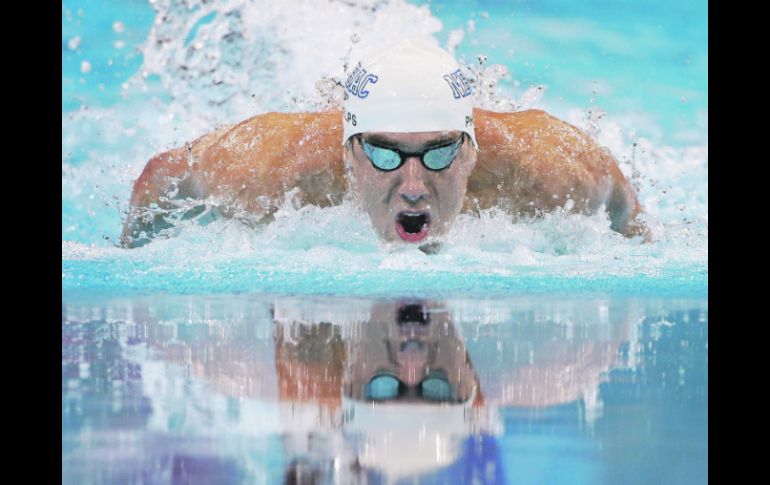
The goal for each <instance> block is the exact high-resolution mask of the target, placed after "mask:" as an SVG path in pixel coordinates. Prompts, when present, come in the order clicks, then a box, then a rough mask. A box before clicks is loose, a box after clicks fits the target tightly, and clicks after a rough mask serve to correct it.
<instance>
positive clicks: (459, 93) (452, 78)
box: [443, 69, 472, 99]
mask: <svg viewBox="0 0 770 485" xmlns="http://www.w3.org/2000/svg"><path fill="white" fill-rule="evenodd" d="M443 77H444V81H446V82H447V83H448V84H449V87H450V88H452V95H453V96H454V97H455V99H459V98H464V97H466V96H469V95H470V94H471V92H472V90H471V85H470V84H469V83H468V81H467V80H466V79H465V76H463V73H462V72H461V71H460V70H459V69H458V70H456V71H454V72H450V73H449V74H444V76H443Z"/></svg>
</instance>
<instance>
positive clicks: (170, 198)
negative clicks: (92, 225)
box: [121, 112, 346, 247]
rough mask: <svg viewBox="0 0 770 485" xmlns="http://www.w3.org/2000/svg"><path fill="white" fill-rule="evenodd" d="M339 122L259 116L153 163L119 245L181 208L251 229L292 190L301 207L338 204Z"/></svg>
mask: <svg viewBox="0 0 770 485" xmlns="http://www.w3.org/2000/svg"><path fill="white" fill-rule="evenodd" d="M340 120H341V115H340V113H339V112H325V113H266V114H262V115H258V116H255V117H253V118H250V119H248V120H245V121H243V122H241V123H239V124H237V125H233V126H230V127H225V128H222V129H220V130H217V131H215V132H213V133H210V134H207V135H204V136H202V137H200V138H198V139H197V140H195V141H193V142H192V143H189V144H187V146H186V147H180V148H175V149H173V150H169V151H168V152H164V153H161V154H159V155H156V156H155V157H153V158H152V159H150V161H149V162H147V165H146V166H145V168H144V171H143V172H142V174H141V175H140V177H139V178H138V179H137V181H136V182H135V183H134V187H133V191H132V196H131V208H130V211H129V216H128V218H127V220H126V222H125V224H124V227H123V235H122V236H121V242H122V244H123V245H124V246H125V247H134V246H138V245H141V244H144V243H146V242H147V241H149V237H152V235H153V234H155V233H157V232H158V231H159V230H162V229H164V228H166V227H169V226H171V225H172V224H171V223H169V222H168V221H167V216H168V214H169V213H170V211H173V210H174V209H175V208H178V207H179V206H180V205H184V204H183V202H184V201H188V202H189V201H195V200H203V199H208V200H209V201H210V202H212V203H214V204H216V206H217V207H218V210H219V211H220V212H222V213H224V214H226V215H233V214H245V215H249V216H251V219H250V220H254V219H256V220H257V222H260V221H262V220H265V219H266V218H269V217H271V215H272V213H273V212H274V211H275V210H276V208H277V206H278V205H279V204H280V203H281V202H282V201H283V198H284V194H285V193H286V192H287V191H289V190H292V189H297V192H296V194H295V196H296V197H298V198H299V201H300V203H302V204H315V205H319V206H325V205H330V204H334V203H338V202H339V201H340V200H341V198H342V195H343V194H344V191H345V189H346V182H345V177H344V171H343V168H342V150H341V146H340V144H339V140H340V139H341V137H342V124H341V122H340ZM186 205H187V206H189V205H191V204H189V203H188V204H186ZM196 211H197V209H196V210H193V211H192V213H193V214H195V213H196ZM188 212H190V211H188ZM182 217H184V216H182ZM143 232H144V235H143V234H142V233H143Z"/></svg>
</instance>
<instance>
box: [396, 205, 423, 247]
mask: <svg viewBox="0 0 770 485" xmlns="http://www.w3.org/2000/svg"><path fill="white" fill-rule="evenodd" d="M429 229H430V214H429V213H427V212H399V213H398V215H397V216H396V232H398V235H399V237H400V238H401V239H403V240H404V241H407V242H418V241H422V240H423V239H425V238H426V237H427V236H428V230H429Z"/></svg>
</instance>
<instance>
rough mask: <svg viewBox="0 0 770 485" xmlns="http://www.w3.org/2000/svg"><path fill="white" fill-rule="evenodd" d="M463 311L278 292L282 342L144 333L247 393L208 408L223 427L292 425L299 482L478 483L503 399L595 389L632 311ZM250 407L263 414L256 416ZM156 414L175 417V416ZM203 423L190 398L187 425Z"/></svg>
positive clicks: (287, 441) (286, 431)
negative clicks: (224, 412)
mask: <svg viewBox="0 0 770 485" xmlns="http://www.w3.org/2000/svg"><path fill="white" fill-rule="evenodd" d="M135 313H138V312H136V311H135ZM139 313H140V312H139ZM457 315H458V314H457V313H455V312H454V311H450V307H448V306H447V305H445V304H443V303H440V302H425V301H420V300H414V301H406V302H403V301H402V302H388V301H385V302H377V303H374V304H369V303H368V302H367V303H355V304H354V303H349V304H346V305H345V306H344V308H343V309H339V308H336V307H334V308H332V309H329V308H327V307H313V306H310V307H307V308H301V307H300V308H299V309H298V304H297V303H296V302H293V303H292V302H290V301H289V302H276V303H275V304H274V306H273V310H272V319H273V321H274V327H273V329H274V339H275V340H274V352H272V351H271V349H269V348H268V347H267V346H266V345H265V344H267V341H266V340H265V339H264V335H265V332H264V331H260V332H257V331H256V330H255V329H254V328H250V327H251V326H252V325H251V324H249V323H248V322H244V323H246V325H245V326H244V325H243V324H235V323H233V324H228V325H225V326H222V327H221V328H220V324H219V323H210V324H190V323H184V324H179V325H178V326H177V327H176V329H175V330H174V328H172V327H175V324H171V325H168V324H152V325H150V326H149V327H148V329H147V331H146V332H145V334H146V335H147V336H148V337H147V338H148V343H149V344H150V345H151V346H152V347H155V348H158V347H160V348H161V349H163V350H164V352H163V355H164V358H165V359H167V360H171V361H173V362H176V363H179V364H182V365H183V366H184V367H185V368H186V369H189V371H190V372H191V373H192V375H193V376H194V377H195V379H196V380H202V381H204V382H206V383H207V384H209V385H210V386H211V387H210V388H213V389H215V390H217V391H218V392H219V393H223V394H225V395H228V396H233V397H238V398H247V399H245V400H241V399H239V400H237V402H238V403H240V404H238V405H237V406H238V407H239V409H241V412H237V413H235V414H236V415H242V416H243V417H242V418H240V420H236V421H233V417H232V416H231V415H230V414H228V416H224V417H220V418H211V417H210V416H209V417H207V418H206V419H209V420H211V419H213V423H212V424H213V425H216V426H228V427H230V429H236V428H235V427H236V426H237V427H238V428H237V429H239V430H240V431H239V432H244V431H246V432H254V431H257V432H262V433H265V432H267V431H265V430H273V431H272V432H275V433H280V434H281V435H283V436H284V446H285V453H286V456H287V468H286V470H285V478H286V480H287V481H288V482H290V483H294V482H296V481H300V482H301V480H299V479H298V480H294V479H293V478H297V477H300V476H308V475H310V476H320V477H325V476H329V475H328V474H340V475H339V476H341V478H340V480H339V481H338V482H339V483H356V481H359V482H360V481H362V479H363V481H366V480H368V479H369V478H372V477H377V476H388V477H390V478H392V477H398V476H414V475H421V476H425V475H429V476H430V477H434V478H435V477H436V476H439V477H449V478H447V481H451V478H452V476H455V475H453V474H459V475H458V476H463V477H467V478H468V480H467V481H468V482H469V483H470V482H472V478H474V477H478V476H479V475H480V474H483V473H487V472H485V470H492V471H494V472H495V473H493V476H494V477H497V475H496V474H497V473H502V471H500V470H502V469H500V470H497V471H495V470H496V468H495V467H496V466H497V465H496V463H497V460H498V454H497V451H496V445H495V440H494V438H492V437H491V436H489V434H488V433H489V432H490V431H492V434H496V431H497V429H496V428H497V426H499V423H498V422H497V421H496V419H494V417H495V416H496V414H497V408H500V407H522V408H530V409H531V408H541V407H551V406H558V405H560V404H566V403H574V402H576V401H578V400H580V399H583V400H586V399H591V397H592V396H591V392H592V391H593V390H596V389H598V384H599V382H600V376H601V374H602V373H603V372H604V371H607V370H608V369H609V368H610V367H611V366H612V365H613V363H614V361H615V360H616V358H617V351H618V345H619V343H620V342H621V341H623V340H625V339H626V338H627V324H628V322H630V321H633V320H634V319H633V318H632V317H631V316H630V314H629V313H628V312H626V311H623V310H621V311H619V312H615V311H611V312H610V313H609V314H608V315H607V318H608V320H607V322H606V323H607V324H601V325H592V324H591V323H593V322H592V321H591V320H587V321H583V320H582V319H578V322H577V323H579V324H578V325H576V326H575V327H574V328H572V330H571V331H570V332H566V329H565V327H564V325H561V324H556V323H555V322H556V321H570V320H574V318H575V316H574V315H573V314H572V313H571V312H568V313H567V314H564V313H563V312H561V313H560V312H559V311H556V313H553V314H550V313H547V312H545V313H544V312H537V311H536V312H531V311H526V312H524V313H522V314H521V315H516V316H515V318H509V317H505V318H504V319H503V320H501V323H502V322H504V323H505V326H504V327H503V326H497V325H494V326H490V327H488V328H489V329H492V330H493V332H492V333H491V334H489V333H487V331H486V330H482V332H481V334H480V335H479V334H478V333H477V334H476V335H475V337H474V338H473V339H469V340H468V341H466V340H465V339H464V338H463V337H462V336H461V334H460V328H461V327H463V326H464V324H467V323H468V322H470V321H472V320H467V319H466V318H463V317H459V318H458V317H457ZM265 316H266V318H268V319H269V318H270V317H269V316H267V315H265ZM147 320H148V321H149V320H151V319H150V318H149V317H148V318H147ZM260 321H262V320H260ZM255 323H257V322H256V321H254V322H252V324H255ZM585 324H590V325H585ZM255 328H256V327H255ZM471 328H476V324H475V323H473V324H472V327H471ZM495 329H496V330H495ZM500 332H503V333H502V334H501V333H500ZM485 333H486V335H485ZM258 334H261V335H263V337H261V338H257V337H256V335H258ZM503 337H504V338H503ZM273 355H274V357H275V360H274V362H271V361H272V356H273ZM191 387H196V386H191ZM276 391H277V394H276ZM207 399H208V398H207ZM275 399H277V400H278V401H280V402H281V403H282V404H281V405H280V406H279V407H278V408H277V410H276V411H275V414H272V413H268V412H266V411H265V409H267V408H260V407H259V406H255V405H256V404H258V403H260V402H274V400H275ZM178 401H179V400H178V399H174V400H172V402H178ZM251 408H255V409H257V410H258V411H257V412H253V410H252V411H250V412H249V413H250V414H249V413H247V412H246V411H247V409H251ZM158 409H160V410H161V411H162V409H163V407H160V408H158ZM161 414H162V413H161ZM183 415H184V413H183ZM247 416H251V418H248V417H247ZM265 416H271V417H272V421H271V418H267V421H266V418H265ZM161 417H162V416H161ZM218 419H221V420H222V421H218ZM156 421H159V422H162V423H161V424H162V425H163V426H165V425H166V424H164V423H171V422H174V419H162V420H156ZM197 421H200V420H196V419H194V416H193V409H192V407H190V409H189V410H188V412H187V415H186V418H184V419H183V422H185V423H189V426H192V425H194V423H196V422H197ZM268 421H269V422H268ZM169 425H170V424H169ZM187 425H188V424H186V426H187ZM490 425H491V427H490ZM255 426H256V427H257V429H256V430H255V429H253V428H254V427H255ZM479 443H481V445H479ZM480 450H481V451H480ZM490 473H491V472H490ZM346 474H347V475H346ZM335 476H338V475H335ZM292 477H293V478H292ZM436 481H438V482H442V481H443V479H436ZM500 481H501V480H497V479H496V478H495V479H494V480H493V479H489V480H487V483H489V482H500ZM502 481H504V480H502ZM372 482H377V480H376V479H372V480H369V483H372ZM482 483H484V481H483V480H482Z"/></svg>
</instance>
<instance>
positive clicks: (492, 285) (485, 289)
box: [62, 0, 708, 483]
mask: <svg viewBox="0 0 770 485" xmlns="http://www.w3.org/2000/svg"><path fill="white" fill-rule="evenodd" d="M707 21H708V10H707V2H705V1H674V2H670V1H669V2H664V1H660V0H645V1H643V2H633V3H628V2H621V1H615V0H588V1H584V2H565V1H563V0H546V1H542V2H530V1H527V0H520V1H512V2H492V1H486V0H475V1H466V2H459V1H449V0H446V1H444V0H435V1H430V2H418V1H414V2H407V1H404V0H379V1H375V0H361V1H355V2H351V1H342V0H330V1H328V2H318V1H315V0H294V1H293V2H271V1H267V0H253V1H245V0H230V1H226V2H206V1H198V0H186V1H180V0H154V1H153V2H151V3H149V2H142V1H125V2H105V1H103V0H66V1H64V2H63V3H62V292H63V300H64V301H63V306H62V474H63V483H115V482H118V483H124V482H130V483H169V482H172V483H281V482H286V483H296V482H300V483H393V482H399V483H400V482H406V483H413V482H414V481H418V482H420V483H422V482H427V483H472V482H473V481H474V480H475V481H476V482H478V483H705V482H706V481H707V477H706V475H707V470H708V467H707V454H708V438H707V437H708V423H707V415H708V302H707V297H708V76H707V71H708V46H707V36H708V27H707ZM406 34H409V35H412V36H414V35H416V36H421V37H423V38H424V39H426V40H431V41H433V42H436V43H437V44H438V45H440V46H442V47H444V48H446V49H448V50H450V51H453V52H454V53H455V54H456V56H457V57H458V58H459V59H461V61H462V62H464V63H465V64H466V66H467V67H466V69H467V71H468V72H469V73H470V74H469V75H471V76H473V77H474V78H475V79H476V80H477V81H478V83H479V84H478V85H479V87H480V89H478V90H477V92H476V93H475V96H476V103H477V104H478V105H479V106H483V107H486V108H488V109H495V110H509V111H510V110H523V109H531V108H536V109H544V110H546V111H547V112H549V113H551V114H554V115H555V116H558V117H560V118H562V119H564V120H566V121H568V122H570V123H572V124H574V125H576V126H578V127H580V128H581V129H584V130H586V131H587V132H589V133H590V134H591V135H592V136H593V137H594V138H595V139H596V140H597V141H598V142H599V143H600V144H602V145H603V146H605V147H607V149H609V150H610V151H611V153H612V154H613V155H614V156H615V158H616V159H617V160H618V163H619V165H620V168H621V170H622V171H623V172H624V173H625V174H626V175H627V176H628V177H629V178H630V179H631V180H632V183H633V184H634V186H635V187H636V189H637V191H638V194H639V199H640V202H641V203H642V206H643V208H644V210H645V216H644V217H645V220H646V222H647V224H648V225H649V227H650V228H651V229H652V231H653V233H654V234H655V240H654V241H653V242H652V243H650V244H643V243H641V241H639V240H638V239H626V238H623V237H622V236H619V235H618V234H616V233H614V232H613V231H611V230H610V229H609V225H610V221H609V219H608V218H607V217H606V216H605V215H603V214H597V215H595V216H590V217H587V216H579V215H571V214H567V213H565V212H563V211H556V212H554V213H551V214H546V215H544V216H543V217H541V218H539V219H535V220H531V221H523V222H522V221H520V222H517V223H514V222H513V221H511V220H510V218H509V217H507V216H506V215H505V214H504V213H503V212H502V211H496V210H490V211H486V212H483V213H481V214H480V215H479V216H470V215H463V216H461V217H460V218H459V219H458V220H457V222H456V224H455V225H454V227H453V229H452V231H451V233H450V234H449V235H448V237H447V240H446V241H445V243H444V245H443V248H442V250H441V251H440V252H439V253H438V254H434V255H427V254H424V253H422V252H421V251H418V250H416V249H414V248H410V247H401V246H391V245H387V244H383V243H381V242H380V241H379V240H378V238H377V236H376V234H375V233H374V230H373V228H372V227H371V226H370V224H369V223H368V221H367V220H366V217H365V216H362V214H361V213H360V212H359V211H358V209H357V208H356V207H354V206H352V205H351V204H349V203H344V204H342V205H340V206H337V207H331V208H325V209H320V208H317V207H312V206H309V207H304V208H295V207H293V206H292V205H291V203H290V194H288V195H287V202H286V203H285V205H284V206H283V207H282V208H281V209H280V210H279V211H278V212H277V213H276V221H275V222H274V223H272V224H270V225H268V226H264V227H260V228H256V229H254V228H248V227H245V226H243V225H241V224H240V223H238V222H236V221H223V220H218V221H214V222H211V223H209V224H206V225H203V224H199V223H194V222H192V223H189V224H187V225H184V226H182V227H180V228H179V229H178V230H177V231H176V233H175V234H173V237H168V238H161V239H159V240H156V241H154V242H152V243H151V244H148V245H146V246H144V247H141V248H138V249H134V250H125V249H122V248H119V247H117V246H116V244H115V241H116V240H117V238H118V236H119V234H120V230H121V224H122V220H123V218H124V216H125V212H126V210H127V208H128V206H127V202H128V199H129V195H130V190H131V185H132V183H133V181H134V180H135V179H136V177H137V176H138V175H139V173H140V172H141V170H142V168H143V166H144V163H145V162H146V161H147V159H149V158H150V157H151V156H152V155H154V154H155V153H158V152H160V151H163V150H166V149H169V148H172V147H176V146H180V145H182V144H184V143H185V142H186V141H190V140H192V139H194V138H196V137H198V136H200V135H201V134H203V133H206V132H208V131H211V130H212V129H214V128H216V127H219V126H221V125H224V124H230V123H234V122H237V121H240V120H242V119H245V118H247V117H249V116H253V115H255V114H257V113H262V112H266V111H274V110H277V111H297V110H317V109H322V108H323V107H325V106H327V105H328V104H329V103H333V102H334V100H333V99H331V98H330V97H329V95H328V94H325V91H324V88H325V87H326V86H328V83H327V81H328V80H329V79H340V78H341V77H342V76H343V75H344V71H343V65H344V63H345V61H346V60H348V59H350V58H352V57H354V56H355V52H356V49H357V48H358V47H357V46H359V45H360V44H362V43H365V42H377V41H385V40H387V39H390V38H393V37H398V36H401V35H406ZM378 332H379V333H378ZM404 332H406V333H404ZM407 334H408V335H410V336H411V337H409V338H407V337H404V335H407ZM399 338H402V339H406V340H402V341H399ZM385 343H387V344H385ZM362 349H366V350H367V351H363V350H362ZM388 349H389V350H388ZM431 349H432V350H431ZM438 349H443V352H440V351H438ZM388 352H390V354H389V355H391V358H389V359H385V358H384V357H383V356H384V355H388ZM466 354H467V359H466V358H464V357H463V356H464V355H466ZM377 359H380V360H379V361H378V360H377ZM383 359H384V360H383ZM421 359H422V360H421ZM424 359H428V360H430V361H431V362H432V364H431V365H432V369H433V370H432V372H434V374H431V378H432V379H433V380H432V381H425V382H423V383H422V384H420V383H417V384H415V385H411V384H410V385H404V386H402V387H398V386H396V387H394V386H395V384H394V381H389V380H388V379H389V378H384V380H381V381H376V382H379V384H377V385H374V387H372V386H373V385H369V384H367V383H368V382H369V380H370V379H372V378H373V375H372V374H371V372H374V371H376V370H378V369H379V370H380V371H382V370H383V369H384V367H383V366H385V367H387V366H393V365H396V364H397V363H398V364H399V365H401V366H402V368H403V369H407V370H408V369H411V368H413V367H414V365H415V362H422V361H423V360H424ZM386 361H387V362H386ZM375 364H376V365H375ZM410 366H411V367H410ZM373 369H374V371H373ZM404 372H407V371H404ZM409 375H410V374H409V373H408V372H407V373H406V374H404V375H402V376H400V378H401V381H402V383H403V381H404V379H406V380H408V379H410V377H409ZM452 376H454V377H452ZM445 381H446V382H445ZM373 382H374V381H373ZM367 385H368V387H367ZM372 389H374V391H376V392H380V393H383V392H384V393H386V394H387V393H388V392H395V391H394V390H396V389H401V390H402V391H404V392H405V393H406V394H405V395H406V396H410V399H411V400H409V401H408V402H407V403H405V404H404V403H400V402H395V403H394V402H378V403H375V404H372V403H371V402H369V401H367V399H363V398H362V396H363V395H364V394H365V393H366V392H374V391H372ZM359 391H360V392H359ZM399 392H401V391H399ZM444 392H450V394H451V395H452V396H454V397H457V396H456V394H457V393H460V395H462V393H463V392H467V393H470V394H469V395H470V396H471V397H470V398H469V399H466V400H465V401H462V403H453V404H447V403H444V404H442V403H441V402H436V400H435V399H434V400H431V399H427V398H426V399H417V398H416V397H415V396H419V395H420V394H421V393H422V395H423V396H430V395H436V393H438V395H443V394H442V393H444ZM362 393H364V394H362ZM356 396H357V397H356ZM464 397H468V396H464ZM457 399H460V398H459V397H458V398H457ZM469 403H471V404H472V405H471V404H469ZM399 406H400V407H399Z"/></svg>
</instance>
